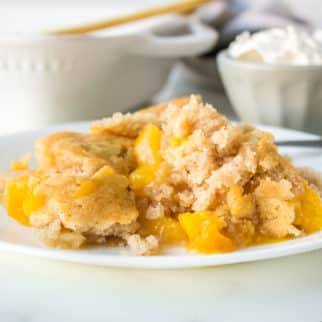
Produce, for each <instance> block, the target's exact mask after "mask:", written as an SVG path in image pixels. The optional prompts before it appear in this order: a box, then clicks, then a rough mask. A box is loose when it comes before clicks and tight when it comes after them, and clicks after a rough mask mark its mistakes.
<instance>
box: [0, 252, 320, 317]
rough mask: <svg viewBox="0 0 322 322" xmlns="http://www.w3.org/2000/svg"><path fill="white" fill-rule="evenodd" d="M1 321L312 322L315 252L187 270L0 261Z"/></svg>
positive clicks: (13, 258)
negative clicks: (256, 261)
mask: <svg viewBox="0 0 322 322" xmlns="http://www.w3.org/2000/svg"><path fill="white" fill-rule="evenodd" d="M0 265H1V268H0V285H1V287H0V321H3V322H57V321H59V322H65V321H66V322H70V321H78V322H83V321H84V322H85V321H95V322H100V321H113V322H114V321H124V322H127V321H131V322H133V321H134V322H135V321H137V322H152V321H153V322H166V321H173V322H214V321H220V322H221V321H231V322H235V321H236V322H241V321H245V322H252V321H261V322H272V321H278V322H285V321H292V322H318V321H322V305H321V304H322V287H321V285H322V251H316V252H312V253H307V254H304V255H300V256H293V257H289V258H282V259H277V260H272V261H263V262H258V263H248V264H240V265H232V266H223V267H217V268H208V269H193V270H169V271H157V270H150V271H146V270H132V269H108V268H100V267H92V266H86V265H78V264H66V263H60V262H50V261H47V260H43V259H36V258H30V257H25V256H18V255H12V254H7V253H2V254H0Z"/></svg>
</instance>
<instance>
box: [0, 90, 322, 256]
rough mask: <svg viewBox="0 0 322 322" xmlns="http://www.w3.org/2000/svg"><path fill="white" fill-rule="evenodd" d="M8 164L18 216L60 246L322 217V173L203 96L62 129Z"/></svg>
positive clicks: (203, 241)
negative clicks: (295, 161)
mask: <svg viewBox="0 0 322 322" xmlns="http://www.w3.org/2000/svg"><path fill="white" fill-rule="evenodd" d="M35 156H36V160H37V167H36V169H33V170H30V169H29V168H28V160H27V158H24V159H22V160H18V161H15V162H13V164H12V165H11V171H10V173H9V174H8V175H7V176H5V178H4V182H3V188H2V201H3V205H4V207H5V208H6V210H7V213H8V215H9V216H10V217H12V218H14V219H15V220H16V221H18V222H19V223H21V224H23V225H26V226H29V227H32V228H34V229H35V230H37V231H38V232H39V233H40V237H41V239H42V240H44V242H45V243H46V244H47V245H49V246H52V247H59V248H73V249H78V248H82V247H86V246H89V245H96V244H100V245H102V244H103V245H107V246H109V245H113V246H114V245H120V246H124V247H129V248H130V249H131V250H132V251H133V252H134V253H136V254H139V255H152V254H157V253H161V254H162V251H163V250H164V249H166V248H168V247H174V246H180V247H186V248H187V250H189V251H190V252H198V253H208V254H209V253H222V252H231V251H234V250H237V249H241V248H244V247H248V246H252V245H258V244H261V243H269V242H277V241H283V240H287V239H291V238H297V237H301V236H305V235H307V234H311V233H313V232H316V231H319V230H321V229H322V201H321V197H320V193H321V191H322V184H321V182H320V180H319V176H318V175H317V174H315V173H314V172H312V171H310V170H307V169H296V168H295V167H294V166H293V165H292V163H291V161H290V160H288V159H287V158H285V157H283V156H281V155H280V154H279V153H278V150H277V147H276V146H275V145H274V139H273V136H272V135H271V134H270V133H267V132H263V131H261V130H258V129H255V128H253V127H251V126H248V125H233V124H231V123H230V122H229V121H228V120H227V119H226V118H225V117H224V116H223V115H221V114H219V113H218V112H217V111H216V110H215V109H214V108H213V107H212V106H211V105H209V104H207V103H204V102H203V101H202V99H201V98H200V97H199V96H194V95H192V96H191V97H185V98H179V99H175V100H173V101H171V102H169V103H165V104H160V105H158V106H154V107H151V108H147V109H143V110H141V111H139V112H136V113H133V114H120V113H116V114H114V115H113V116H112V117H110V118H105V119H102V120H99V121H96V122H94V123H93V125H92V127H91V129H90V132H89V133H77V132H57V133H54V134H51V135H49V136H47V137H44V138H42V139H40V140H39V141H38V142H36V144H35Z"/></svg>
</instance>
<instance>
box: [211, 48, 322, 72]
mask: <svg viewBox="0 0 322 322" xmlns="http://www.w3.org/2000/svg"><path fill="white" fill-rule="evenodd" d="M216 60H217V62H218V61H219V60H224V61H226V62H229V63H230V64H234V65H238V67H245V68H250V69H258V70H287V71H292V70H293V71H300V70H317V69H321V70H322V64H321V65H318V64H310V65H295V64H269V63H257V62H251V61H244V60H239V59H235V58H233V57H231V56H230V55H229V54H228V50H227V49H223V50H221V51H220V52H219V53H218V54H217V56H216Z"/></svg>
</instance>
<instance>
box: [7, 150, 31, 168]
mask: <svg viewBox="0 0 322 322" xmlns="http://www.w3.org/2000/svg"><path fill="white" fill-rule="evenodd" d="M29 162H30V154H29V153H27V154H25V155H23V156H22V157H21V158H20V159H19V160H13V161H11V163H10V168H9V170H10V171H12V172H16V171H26V170H29Z"/></svg>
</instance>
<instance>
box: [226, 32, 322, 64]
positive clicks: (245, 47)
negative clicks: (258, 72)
mask: <svg viewBox="0 0 322 322" xmlns="http://www.w3.org/2000/svg"><path fill="white" fill-rule="evenodd" d="M228 53H229V55H230V56H231V57H233V58H235V59H240V60H246V61H252V62H258V63H267V64H291V65H321V64H322V42H321V41H319V39H318V37H315V35H314V34H311V33H308V32H307V31H305V30H303V29H299V28H296V27H294V26H288V27H286V28H273V29H267V30H263V31H259V32H257V33H254V34H253V35H251V34H250V33H249V32H244V33H242V34H240V35H238V36H237V37H236V39H235V40H234V41H233V42H232V43H231V44H230V46H229V48H228Z"/></svg>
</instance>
